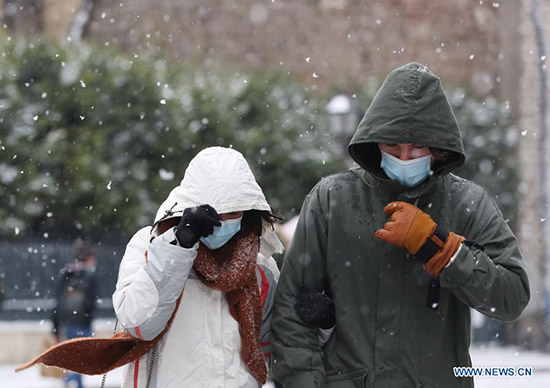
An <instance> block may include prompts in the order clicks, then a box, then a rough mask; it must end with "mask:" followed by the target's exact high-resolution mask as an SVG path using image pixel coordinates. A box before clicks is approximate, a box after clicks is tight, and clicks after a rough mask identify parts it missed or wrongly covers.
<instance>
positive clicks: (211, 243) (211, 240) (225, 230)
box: [200, 217, 243, 249]
mask: <svg viewBox="0 0 550 388" xmlns="http://www.w3.org/2000/svg"><path fill="white" fill-rule="evenodd" d="M242 219H243V218H242V217H239V218H233V219H230V220H225V221H221V225H220V226H214V233H212V234H211V235H210V236H207V237H201V239H200V240H201V242H202V243H203V244H204V245H206V246H207V247H208V248H209V249H218V248H220V247H221V246H223V245H224V244H225V243H227V242H228V241H229V240H231V237H233V236H234V235H236V234H237V232H238V231H239V230H241V221H242Z"/></svg>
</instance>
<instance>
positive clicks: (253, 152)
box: [0, 38, 341, 240]
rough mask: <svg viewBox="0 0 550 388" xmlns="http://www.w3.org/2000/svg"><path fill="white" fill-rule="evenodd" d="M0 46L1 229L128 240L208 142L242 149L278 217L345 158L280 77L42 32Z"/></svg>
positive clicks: (298, 91) (303, 94) (311, 109)
mask: <svg viewBox="0 0 550 388" xmlns="http://www.w3.org/2000/svg"><path fill="white" fill-rule="evenodd" d="M0 47H1V51H2V52H3V53H4V55H3V56H2V57H0V183H1V184H0V197H1V198H3V203H2V206H1V207H0V234H1V235H2V236H5V237H13V236H15V235H19V236H23V235H27V236H29V235H45V234H46V233H47V236H48V237H56V238H57V237H61V238H73V237H74V236H76V235H84V236H89V237H91V238H93V239H101V240H119V239H122V240H126V239H127V238H128V237H129V236H130V235H131V234H132V233H133V232H134V231H135V230H136V229H137V228H139V227H140V226H142V225H145V224H148V223H151V222H152V220H153V217H154V214H155V211H156V209H157V207H158V206H159V204H160V203H161V202H162V201H163V200H164V199H165V198H166V196H167V195H168V193H169V191H170V190H171V189H172V188H173V187H174V186H175V185H177V184H179V181H180V180H181V178H182V177H183V174H184V170H185V167H186V166H187V164H188V163H189V161H190V160H191V158H192V157H193V156H194V155H195V154H196V153H197V152H198V151H200V150H201V149H203V148H205V147H208V146H213V145H221V146H226V147H230V146H231V147H234V148H235V149H237V150H239V151H241V152H242V153H243V154H244V155H245V157H246V158H247V160H248V161H249V162H250V164H251V166H252V169H253V170H254V172H255V174H256V177H257V180H258V182H259V183H260V185H261V186H262V187H263V189H264V191H265V192H266V196H267V198H268V200H269V201H270V203H271V204H272V206H273V207H274V209H275V210H276V211H279V212H281V213H282V214H283V215H285V216H291V215H293V214H295V213H296V212H297V211H299V208H300V206H301V203H302V201H303V198H304V197H305V195H306V194H307V192H308V191H309V190H310V189H311V187H312V186H313V185H314V184H315V182H316V181H317V180H318V179H319V178H320V177H321V176H323V175H326V174H329V173H332V172H334V171H336V170H338V169H339V166H340V165H341V164H340V163H341V162H340V160H339V157H340V156H339V155H337V154H336V153H335V152H334V151H331V150H326V149H325V148H324V144H327V128H326V124H325V123H326V119H325V117H324V116H323V114H322V112H321V111H320V108H322V107H323V105H322V102H321V101H314V100H312V99H311V98H310V97H309V96H308V93H307V91H306V90H305V88H304V87H303V86H302V85H300V84H298V83H296V82H293V81H291V80H289V78H288V77H282V76H277V75H274V76H268V77H263V76H260V75H257V76H247V75H240V74H234V73H223V72H220V73H216V74H212V73H208V72H205V71H202V70H199V69H187V68H185V69H180V68H175V67H173V66H171V65H169V64H166V63H165V62H163V61H160V60H152V59H146V60H142V59H136V58H128V57H124V56H120V55H119V54H118V53H116V52H112V51H110V50H106V49H98V48H94V47H90V46H87V45H72V46H67V47H62V46H59V45H57V44H54V43H50V42H46V41H44V40H38V39H34V40H30V41H29V40H25V39H19V38H18V39H5V38H2V42H0Z"/></svg>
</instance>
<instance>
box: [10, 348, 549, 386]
mask: <svg viewBox="0 0 550 388" xmlns="http://www.w3.org/2000/svg"><path fill="white" fill-rule="evenodd" d="M471 355H472V363H473V365H474V366H476V367H513V368H520V367H531V368H533V374H532V376H528V377H477V378H476V380H475V381H476V384H475V386H476V388H493V387H499V388H548V387H550V354H548V353H538V352H528V351H525V350H519V349H516V348H512V347H506V348H499V347H485V346H482V347H474V348H472V349H471ZM14 368H15V365H2V366H0V385H1V386H2V387H6V388H62V387H63V384H62V383H61V381H60V380H58V379H53V378H45V377H41V376H40V368H39V367H32V368H30V369H27V370H25V371H23V372H19V373H15V372H14V371H13V369H14ZM121 380H122V370H121V369H118V370H115V371H113V372H111V373H109V374H108V375H107V380H106V385H105V386H106V387H119V386H120V382H121ZM84 384H85V387H86V388H97V387H99V386H100V384H101V376H85V377H84Z"/></svg>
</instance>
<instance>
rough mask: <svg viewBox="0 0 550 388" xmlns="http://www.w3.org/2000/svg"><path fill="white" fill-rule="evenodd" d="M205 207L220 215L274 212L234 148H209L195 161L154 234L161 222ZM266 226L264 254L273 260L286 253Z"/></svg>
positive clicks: (170, 198)
mask: <svg viewBox="0 0 550 388" xmlns="http://www.w3.org/2000/svg"><path fill="white" fill-rule="evenodd" d="M205 204H208V205H210V206H212V207H213V208H214V209H216V211H217V212H218V213H219V214H221V213H229V212H234V211H246V210H265V211H271V207H270V206H269V204H268V203H267V200H266V199H265V196H264V193H263V192H262V189H261V188H260V186H259V185H258V183H257V182H256V179H255V178H254V174H252V170H251V169H250V166H249V165H248V163H247V162H246V160H245V158H244V157H243V155H242V154H241V153H240V152H238V151H235V150H234V149H231V148H223V147H209V148H205V149H204V150H202V151H201V152H199V153H198V154H197V155H196V156H195V157H194V158H193V159H192V160H191V162H190V163H189V167H187V170H185V175H184V177H183V180H182V181H181V183H180V185H179V186H177V187H175V188H174V189H173V190H172V191H171V192H170V194H169V195H168V198H167V199H166V200H165V201H164V203H163V204H162V205H161V206H160V208H159V210H158V211H157V215H156V217H155V224H154V225H155V227H154V228H153V233H156V226H157V224H158V222H159V221H160V220H165V219H168V218H172V217H180V216H181V215H182V213H183V211H184V210H185V209H186V208H188V207H193V206H200V205H205ZM266 226H267V225H265V224H264V230H263V232H262V244H261V252H262V254H264V255H265V256H267V257H269V256H271V255H272V254H273V253H274V252H277V253H280V252H282V244H281V242H280V241H279V239H278V238H277V237H276V235H275V233H274V232H273V231H271V228H267V227H266Z"/></svg>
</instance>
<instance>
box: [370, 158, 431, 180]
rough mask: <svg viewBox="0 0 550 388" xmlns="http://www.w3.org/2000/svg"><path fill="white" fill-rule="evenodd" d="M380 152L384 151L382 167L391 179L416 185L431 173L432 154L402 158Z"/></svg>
mask: <svg viewBox="0 0 550 388" xmlns="http://www.w3.org/2000/svg"><path fill="white" fill-rule="evenodd" d="M380 152H381V153H382V163H380V167H382V169H383V170H384V172H385V173H386V175H387V176H388V177H389V178H390V179H394V180H396V181H398V182H399V183H401V184H402V185H403V186H405V187H408V188H412V187H415V186H416V185H418V184H419V183H421V182H422V181H424V179H426V178H427V177H428V175H430V163H431V159H432V156H431V155H426V156H423V157H421V158H416V159H411V160H401V159H399V158H396V157H395V156H393V155H390V154H388V153H387V152H384V151H382V150H380Z"/></svg>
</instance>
